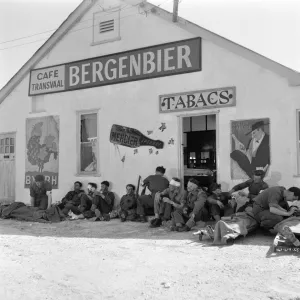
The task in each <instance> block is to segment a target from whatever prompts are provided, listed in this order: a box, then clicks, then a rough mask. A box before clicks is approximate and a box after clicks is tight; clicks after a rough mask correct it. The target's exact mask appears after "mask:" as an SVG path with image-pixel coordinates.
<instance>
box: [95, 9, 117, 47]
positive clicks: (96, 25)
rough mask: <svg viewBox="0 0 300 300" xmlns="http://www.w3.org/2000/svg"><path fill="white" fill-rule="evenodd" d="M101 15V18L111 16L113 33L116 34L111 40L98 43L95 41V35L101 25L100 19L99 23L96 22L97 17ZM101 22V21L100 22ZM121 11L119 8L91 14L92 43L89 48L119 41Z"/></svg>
mask: <svg viewBox="0 0 300 300" xmlns="http://www.w3.org/2000/svg"><path fill="white" fill-rule="evenodd" d="M99 14H102V15H103V16H107V15H111V16H112V19H113V20H114V32H116V36H115V37H113V38H107V39H103V40H100V41H95V34H96V32H98V31H99V25H100V23H101V18H100V20H99V22H96V19H97V15H99ZM102 22H103V21H102ZM120 27H121V9H120V7H119V6H118V7H113V8H111V9H109V10H105V11H97V12H94V13H93V33H92V43H91V46H96V45H100V44H105V43H110V42H114V41H119V40H121V28H120Z"/></svg>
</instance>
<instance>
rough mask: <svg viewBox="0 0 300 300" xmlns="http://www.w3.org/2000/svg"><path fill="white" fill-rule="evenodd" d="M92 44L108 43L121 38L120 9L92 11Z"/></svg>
mask: <svg viewBox="0 0 300 300" xmlns="http://www.w3.org/2000/svg"><path fill="white" fill-rule="evenodd" d="M93 23H94V26H93V41H92V45H98V44H102V43H109V42H113V41H117V40H120V39H121V36H120V10H115V9H114V10H111V11H106V12H103V11H101V12H96V13H94V20H93Z"/></svg>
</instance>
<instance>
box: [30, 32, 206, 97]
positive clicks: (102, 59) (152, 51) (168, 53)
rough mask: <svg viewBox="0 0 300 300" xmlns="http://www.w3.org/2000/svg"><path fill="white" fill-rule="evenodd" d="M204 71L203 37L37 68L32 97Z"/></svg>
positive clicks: (31, 92)
mask: <svg viewBox="0 0 300 300" xmlns="http://www.w3.org/2000/svg"><path fill="white" fill-rule="evenodd" d="M198 71H201V38H193V39H188V40H182V41H176V42H171V43H167V44H161V45H155V46H150V47H146V48H140V49H134V50H130V51H126V52H119V53H114V54H109V55H105V56H99V57H93V58H88V59H84V60H80V61H74V62H68V63H65V64H61V65H56V66H49V67H45V68H41V69H34V70H31V72H30V82H29V96H34V95H40V94H50V93H57V92H66V91H72V90H78V89H87V88H92V87H98V86H104V85H109V84H116V83H124V82H128V81H135V80H143V79H151V78H156V77H163V76H171V75H178V74H183V73H189V72H198Z"/></svg>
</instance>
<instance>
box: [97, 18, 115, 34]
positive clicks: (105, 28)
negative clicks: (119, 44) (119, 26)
mask: <svg viewBox="0 0 300 300" xmlns="http://www.w3.org/2000/svg"><path fill="white" fill-rule="evenodd" d="M114 29H115V20H109V21H104V22H100V24H99V33H106V32H109V31H114Z"/></svg>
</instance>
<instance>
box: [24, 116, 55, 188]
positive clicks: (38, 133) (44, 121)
mask: <svg viewBox="0 0 300 300" xmlns="http://www.w3.org/2000/svg"><path fill="white" fill-rule="evenodd" d="M58 154H59V117H58V116H47V117H40V118H33V119H26V156H25V188H28V187H30V184H31V183H32V181H33V180H34V176H35V175H37V174H43V175H44V176H45V179H46V180H47V181H49V182H50V183H51V184H52V187H53V189H58V166H59V164H58Z"/></svg>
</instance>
